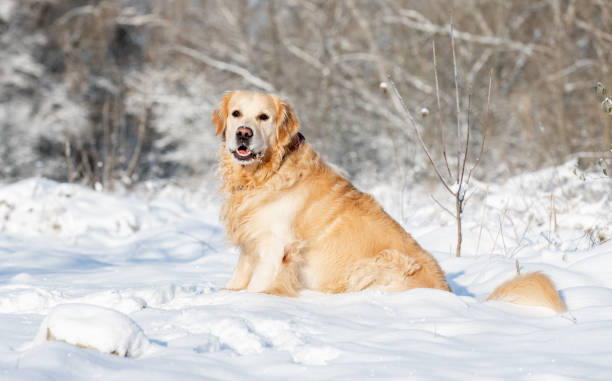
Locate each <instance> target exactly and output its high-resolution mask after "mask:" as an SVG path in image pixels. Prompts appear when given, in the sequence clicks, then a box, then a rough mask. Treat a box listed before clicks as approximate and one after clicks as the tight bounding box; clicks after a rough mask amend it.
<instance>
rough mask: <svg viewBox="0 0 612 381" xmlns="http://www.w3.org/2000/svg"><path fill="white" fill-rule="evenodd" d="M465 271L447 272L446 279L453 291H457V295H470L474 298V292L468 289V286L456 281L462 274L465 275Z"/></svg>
mask: <svg viewBox="0 0 612 381" xmlns="http://www.w3.org/2000/svg"><path fill="white" fill-rule="evenodd" d="M463 273H464V272H463V271H461V272H458V273H452V274H446V281H447V282H448V284H449V286H450V287H451V289H452V290H453V292H454V293H455V295H459V296H469V297H472V298H474V297H475V295H474V294H472V293H471V292H469V291H468V289H467V288H465V287H463V286H461V285H459V284H457V283H456V282H455V279H456V278H458V277H460V276H461V275H463Z"/></svg>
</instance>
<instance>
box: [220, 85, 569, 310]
mask: <svg viewBox="0 0 612 381" xmlns="http://www.w3.org/2000/svg"><path fill="white" fill-rule="evenodd" d="M212 122H213V124H214V125H215V127H216V133H217V135H221V136H222V139H223V144H222V149H221V164H220V170H221V173H222V176H223V185H222V189H221V190H222V193H223V194H224V196H225V203H224V205H223V208H222V212H221V218H222V220H223V221H224V223H225V227H226V233H227V235H228V238H229V240H230V242H231V243H232V244H234V245H237V246H238V247H239V248H240V258H239V260H238V264H237V266H236V269H235V270H234V273H233V275H232V278H231V280H230V281H229V283H228V285H227V288H228V289H231V290H243V289H246V290H248V291H253V292H265V293H271V294H277V295H287V296H295V295H297V294H298V292H299V291H300V290H302V289H309V290H316V291H320V292H328V293H340V292H354V291H361V290H365V289H376V290H384V291H404V290H409V289H412V288H418V287H426V288H436V289H440V290H446V291H451V289H450V287H449V285H448V283H447V282H446V279H445V275H444V272H443V271H442V269H441V268H440V266H439V265H438V262H437V261H436V260H435V259H434V257H433V256H432V255H431V254H429V253H428V252H426V251H425V250H423V249H422V248H421V247H420V246H419V244H418V243H417V242H416V241H415V240H414V239H413V238H412V237H411V236H410V234H408V233H407V232H406V231H405V230H404V229H403V228H402V227H401V226H400V225H399V224H398V223H397V222H396V221H395V220H393V219H392V218H391V217H390V216H389V215H388V214H387V213H385V211H384V210H383V208H382V207H381V206H380V205H379V204H378V202H376V200H374V198H373V197H372V196H370V195H369V194H366V193H363V192H360V191H359V190H357V189H356V188H355V187H354V186H353V185H352V184H351V183H350V182H349V181H348V180H346V179H345V178H343V177H342V176H340V175H339V174H338V173H337V172H336V171H334V169H332V168H331V167H330V166H329V165H327V164H325V163H324V162H323V160H322V159H321V157H320V156H319V155H318V154H317V153H316V152H314V151H313V149H312V147H311V146H310V145H309V144H308V143H306V142H305V140H304V137H303V135H302V134H301V133H299V132H298V128H299V122H298V119H297V117H296V115H295V113H294V111H293V109H292V108H291V106H289V105H288V104H287V103H286V102H284V101H283V100H281V99H280V98H279V97H277V96H276V95H272V94H265V93H258V92H248V91H236V92H230V93H227V94H225V95H224V96H223V99H222V101H221V104H220V106H219V108H218V109H217V110H215V111H214V112H213V115H212ZM490 298H493V299H496V300H503V301H508V302H512V303H518V304H528V305H538V306H546V307H550V308H552V309H554V310H556V311H563V310H565V305H564V303H563V301H562V300H561V298H560V297H559V295H558V293H557V291H556V290H555V288H554V286H553V285H552V283H551V281H550V280H549V279H548V278H547V277H546V276H544V275H542V274H539V273H533V274H527V275H524V276H520V277H517V278H514V279H512V280H510V281H509V282H507V283H505V284H503V285H502V286H500V287H499V288H498V289H497V290H496V291H495V292H494V293H493V294H492V295H491V297H490Z"/></svg>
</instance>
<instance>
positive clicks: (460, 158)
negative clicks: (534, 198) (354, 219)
mask: <svg viewBox="0 0 612 381" xmlns="http://www.w3.org/2000/svg"><path fill="white" fill-rule="evenodd" d="M454 36H455V33H454V30H453V22H452V18H451V24H450V39H451V50H452V54H453V72H454V84H455V101H456V106H457V108H456V114H455V115H456V120H457V158H456V161H457V162H456V174H455V176H454V178H453V175H452V173H451V169H450V165H449V162H448V157H447V155H446V139H445V132H444V125H443V123H442V118H441V113H442V110H441V107H440V91H439V86H438V66H437V60H436V45H435V42H434V43H433V44H432V50H433V66H434V78H435V85H436V100H437V105H438V121H439V128H440V137H441V139H440V146H441V149H442V154H443V158H444V163H445V165H446V169H447V170H448V178H446V177H445V176H444V175H442V173H441V172H440V170H439V169H438V167H437V165H436V163H435V161H434V160H433V158H432V156H431V153H430V151H429V149H428V148H427V145H426V144H425V142H424V141H423V138H422V136H421V133H420V131H419V128H418V126H417V123H416V121H415V119H414V117H413V116H412V114H411V113H410V109H409V108H408V106H407V105H406V102H405V101H404V99H403V98H402V96H401V94H400V93H399V91H398V89H397V86H396V85H395V83H394V82H393V81H392V80H391V81H390V82H391V85H392V87H393V95H394V96H395V99H396V100H397V101H396V103H398V104H399V105H400V106H401V109H402V111H403V113H404V114H405V115H406V119H407V120H408V123H409V124H410V126H411V127H412V128H413V130H414V132H415V134H416V136H417V141H418V142H419V145H420V147H421V148H422V149H423V152H425V154H426V156H427V159H428V160H429V163H430V164H431V167H432V169H433V170H434V172H435V174H436V176H437V177H438V179H439V180H440V182H441V183H442V185H443V186H444V189H446V190H447V191H448V193H450V194H451V195H452V196H453V198H454V200H455V212H454V213H453V212H451V211H450V210H449V209H448V208H446V207H444V206H443V205H442V204H441V203H440V202H438V201H437V200H436V199H435V198H434V201H436V203H437V204H438V205H439V206H440V207H442V208H443V209H444V210H446V211H447V212H448V213H449V214H451V215H453V216H454V217H455V219H456V221H457V246H456V255H457V257H460V256H461V243H462V240H463V238H462V231H461V217H462V215H463V207H464V202H465V193H466V191H467V187H468V185H469V182H470V178H471V176H472V171H473V170H474V169H475V168H476V167H477V166H478V164H479V163H480V159H481V158H482V154H483V152H484V145H485V139H486V126H487V122H488V116H489V105H490V100H491V84H492V74H490V75H489V88H488V92H487V111H486V116H485V122H484V128H483V136H482V142H481V145H480V152H479V153H478V157H477V158H476V160H475V161H474V163H473V165H472V167H471V168H470V170H469V172H468V173H467V178H465V181H464V177H465V176H466V172H465V169H466V163H467V161H468V153H469V146H470V132H471V126H470V111H471V98H472V95H471V94H469V95H468V105H467V112H466V115H467V117H466V119H467V123H466V138H465V142H463V141H462V136H461V135H462V129H461V109H460V106H459V84H458V82H459V80H458V75H457V62H456V60H455V37H454ZM453 183H454V184H453ZM432 198H433V196H432Z"/></svg>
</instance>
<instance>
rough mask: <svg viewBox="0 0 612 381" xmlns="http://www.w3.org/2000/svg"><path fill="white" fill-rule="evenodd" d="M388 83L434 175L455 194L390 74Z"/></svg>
mask: <svg viewBox="0 0 612 381" xmlns="http://www.w3.org/2000/svg"><path fill="white" fill-rule="evenodd" d="M389 83H391V87H392V88H393V94H394V95H395V97H396V98H397V99H398V100H399V102H400V104H401V105H402V108H403V110H404V113H405V114H406V117H407V118H408V121H409V122H410V125H411V126H412V128H413V129H414V131H415V132H416V135H417V140H418V141H419V144H420V145H421V148H422V149H423V151H425V155H427V158H428V159H429V162H430V163H431V166H432V167H433V169H434V171H435V172H436V175H437V176H438V178H439V179H440V182H442V185H444V188H446V190H447V191H449V192H450V194H455V192H453V190H452V189H451V188H450V186H449V185H448V184H447V183H446V181H445V180H444V178H443V177H442V175H441V174H440V171H438V167H437V166H436V163H434V161H433V159H432V158H431V154H430V153H429V150H428V149H427V146H426V145H425V142H424V141H423V137H422V136H421V132H420V131H419V129H418V128H417V125H416V122H415V121H414V118H413V117H412V114H411V113H410V111H409V109H408V106H406V102H404V98H402V96H401V95H400V93H399V91H398V90H397V86H395V82H393V80H392V79H391V76H389Z"/></svg>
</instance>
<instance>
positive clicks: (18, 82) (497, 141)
mask: <svg viewBox="0 0 612 381" xmlns="http://www.w3.org/2000/svg"><path fill="white" fill-rule="evenodd" d="M451 13H452V15H453V19H454V26H455V31H456V34H455V38H456V44H457V66H458V70H459V87H460V89H459V90H460V94H461V95H460V101H461V109H462V115H461V118H462V120H463V122H464V123H465V119H466V114H465V110H466V108H467V98H468V94H469V93H470V89H471V91H472V92H473V96H472V100H471V105H472V106H471V109H472V115H471V119H472V128H473V130H472V134H473V137H474V138H473V139H472V143H471V144H473V145H474V148H473V149H472V150H471V151H472V153H477V152H478V151H479V145H480V141H481V137H482V125H483V123H482V119H483V116H484V112H483V110H484V108H485V105H486V96H487V87H488V81H489V71H491V72H492V76H493V92H492V100H491V120H490V123H489V129H488V132H487V143H486V147H485V153H484V156H483V159H482V162H481V164H480V167H479V171H478V174H477V177H478V178H480V179H483V180H495V181H502V180H504V179H506V178H508V177H509V176H512V175H516V174H517V173H521V172H523V171H533V170H536V169H538V168H541V167H543V166H549V165H559V164H561V163H565V162H567V161H568V160H569V159H571V158H578V159H579V160H578V161H577V163H578V165H579V166H584V167H586V166H594V167H598V166H599V167H605V165H606V160H608V162H609V158H610V148H611V142H610V139H611V138H610V135H611V130H612V126H611V117H610V116H607V115H605V114H604V113H603V112H602V111H601V105H600V102H601V100H600V99H599V97H598V96H597V94H596V93H595V91H594V90H593V87H594V85H595V83H596V82H597V81H601V82H603V83H605V84H608V87H612V72H611V71H610V63H611V62H612V3H610V2H606V1H601V0H569V1H562V0H541V1H532V0H515V1H502V0H498V1H495V0H493V1H484V0H470V1H461V2H454V1H441V0H434V1H427V2H424V1H360V0H351V1H322V0H300V1H297V0H290V1H281V0H269V1H249V0H239V1H222V0H189V1H187V0H179V1H172V2H169V1H162V0H106V1H81V0H19V1H17V0H2V1H0V62H1V65H0V161H1V163H2V166H1V167H0V182H12V181H14V180H16V179H21V178H27V177H31V176H44V177H47V178H50V179H54V180H57V181H70V182H77V183H81V184H86V185H88V186H92V187H96V188H98V189H105V190H112V189H129V188H132V187H134V186H135V185H138V184H142V183H143V182H144V181H145V180H161V181H171V182H173V183H178V184H181V185H185V186H187V185H189V184H191V185H195V186H198V184H202V181H205V182H206V183H208V181H209V180H210V178H211V176H213V174H214V163H215V160H216V154H217V151H218V139H217V138H215V136H214V131H213V128H212V127H211V123H210V114H211V111H212V110H213V109H214V108H215V106H216V104H217V102H218V100H219V99H220V96H221V95H222V93H223V92H224V91H227V90H234V89H253V90H262V91H269V92H275V93H279V94H281V95H282V96H283V97H286V98H287V99H288V100H289V102H290V103H291V104H292V105H293V106H294V108H295V109H296V110H297V112H298V116H299V118H300V120H301V123H302V131H303V132H304V134H305V135H306V137H307V139H308V140H309V141H310V142H311V143H312V144H313V145H314V147H315V148H316V149H317V150H318V151H319V152H320V153H321V154H322V155H323V156H324V157H325V158H326V159H327V160H329V161H331V162H333V163H335V164H337V165H339V166H340V167H342V168H344V169H345V170H346V171H347V172H348V174H349V175H350V176H351V178H352V179H353V180H354V181H356V182H357V183H358V184H360V185H362V186H365V187H366V188H367V187H368V186H369V185H372V184H375V183H376V182H379V181H385V182H392V181H396V180H398V177H399V176H403V177H404V178H408V179H409V181H411V182H414V181H416V182H426V180H427V179H431V178H432V174H431V171H430V170H429V168H428V167H427V165H428V164H427V162H426V159H425V158H424V156H423V153H422V152H421V150H420V148H419V147H418V146H417V144H416V140H415V136H414V133H413V131H412V130H411V129H410V128H409V126H408V125H407V124H406V123H405V120H404V118H403V117H402V115H401V114H399V113H398V111H397V109H396V108H394V107H393V103H392V102H391V99H390V96H391V95H390V91H384V89H381V87H380V83H381V82H383V81H387V75H390V76H391V77H392V78H393V80H394V81H395V83H396V84H397V86H398V88H399V91H400V92H401V93H402V95H403V97H404V99H405V100H406V102H407V103H408V106H409V108H410V109H411V111H412V112H413V113H414V114H415V115H417V116H418V118H417V119H418V120H417V122H418V123H419V124H420V127H421V128H422V131H423V134H424V139H425V141H426V143H428V145H429V146H430V147H432V150H433V151H434V157H437V158H440V157H441V155H440V144H439V143H438V142H439V130H438V129H437V115H436V109H437V107H436V103H435V102H436V100H435V87H434V86H435V85H434V74H433V64H432V62H433V61H432V41H435V42H436V44H437V50H438V53H437V54H438V70H439V76H440V87H441V102H442V112H443V114H444V115H443V120H444V123H445V125H446V126H447V128H449V129H450V130H452V128H453V127H452V126H453V125H455V123H456V122H455V119H454V118H455V103H454V102H455V97H454V87H453V67H452V58H451V50H450V38H449V22H450V15H451ZM423 108H427V109H428V110H430V111H431V113H430V115H429V117H426V118H423V117H421V112H420V110H421V109H423ZM449 132H450V131H449ZM447 135H448V136H447V138H448V139H449V145H451V146H453V144H454V142H453V137H454V135H453V134H452V133H448V134H447ZM602 159H603V160H602ZM398 174H401V175H399V176H398ZM399 180H401V179H399Z"/></svg>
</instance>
